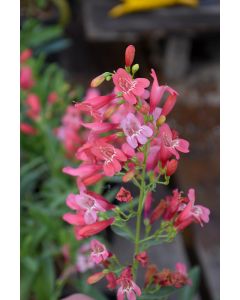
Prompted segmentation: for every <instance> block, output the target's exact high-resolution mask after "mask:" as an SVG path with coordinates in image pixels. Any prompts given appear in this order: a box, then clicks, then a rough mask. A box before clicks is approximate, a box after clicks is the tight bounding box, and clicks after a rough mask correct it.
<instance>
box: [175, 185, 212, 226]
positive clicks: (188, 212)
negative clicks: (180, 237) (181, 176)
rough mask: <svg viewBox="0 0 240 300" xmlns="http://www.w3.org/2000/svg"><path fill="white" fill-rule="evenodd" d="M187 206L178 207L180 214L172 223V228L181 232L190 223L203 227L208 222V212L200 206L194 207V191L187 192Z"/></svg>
mask: <svg viewBox="0 0 240 300" xmlns="http://www.w3.org/2000/svg"><path fill="white" fill-rule="evenodd" d="M188 200H189V202H188V204H182V205H181V206H180V207H179V211H180V214H179V215H178V217H177V218H176V220H175V222H174V226H175V227H177V229H178V230H183V229H184V228H185V227H187V226H188V225H190V224H191V223H192V222H195V223H198V224H200V225H201V226H203V223H208V222H209V214H210V210H209V209H208V208H206V207H204V206H202V205H194V203H195V190H194V189H190V190H189V191H188Z"/></svg>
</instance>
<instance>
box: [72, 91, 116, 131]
mask: <svg viewBox="0 0 240 300" xmlns="http://www.w3.org/2000/svg"><path fill="white" fill-rule="evenodd" d="M114 98H115V95H114V94H110V95H107V96H95V97H93V98H89V97H87V98H86V100H84V101H83V102H80V103H77V104H75V107H76V109H77V110H78V111H80V112H85V113H87V114H89V115H90V116H92V117H93V118H94V120H95V121H97V122H99V121H101V120H102V115H101V113H100V112H99V109H101V108H103V107H104V106H106V105H107V104H109V103H110V102H111V101H112V100H113V99H114ZM90 124H93V123H90ZM86 127H87V126H86Z"/></svg>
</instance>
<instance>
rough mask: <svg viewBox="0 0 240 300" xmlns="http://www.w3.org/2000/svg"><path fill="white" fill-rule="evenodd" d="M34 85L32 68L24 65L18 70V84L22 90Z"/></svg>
mask: <svg viewBox="0 0 240 300" xmlns="http://www.w3.org/2000/svg"><path fill="white" fill-rule="evenodd" d="M33 85H34V80H33V75H32V69H31V68H30V67H28V66H24V67H22V68H21V70H20V86H21V88H22V89H24V90H28V89H30V88H32V87H33Z"/></svg>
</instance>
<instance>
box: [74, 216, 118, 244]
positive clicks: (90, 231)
mask: <svg viewBox="0 0 240 300" xmlns="http://www.w3.org/2000/svg"><path fill="white" fill-rule="evenodd" d="M114 220H115V219H114V218H110V219H108V220H104V221H98V222H96V223H93V224H89V225H86V226H83V227H75V235H76V239H77V240H81V239H84V238H88V237H90V236H92V235H95V234H97V233H99V232H101V231H103V230H104V229H106V228H107V227H108V226H110V225H111V224H112V223H113V222H114Z"/></svg>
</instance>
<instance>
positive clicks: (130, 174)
mask: <svg viewBox="0 0 240 300" xmlns="http://www.w3.org/2000/svg"><path fill="white" fill-rule="evenodd" d="M134 175H135V172H134V171H133V170H131V171H128V172H127V173H126V174H125V175H124V176H123V177H122V180H123V182H128V181H130V180H131V179H132V178H133V177H134Z"/></svg>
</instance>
